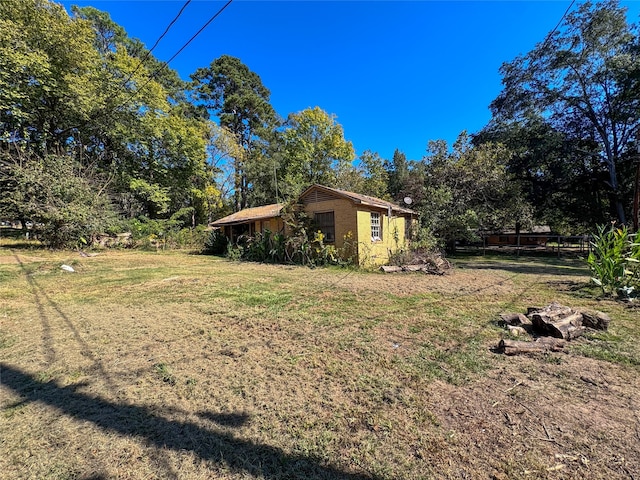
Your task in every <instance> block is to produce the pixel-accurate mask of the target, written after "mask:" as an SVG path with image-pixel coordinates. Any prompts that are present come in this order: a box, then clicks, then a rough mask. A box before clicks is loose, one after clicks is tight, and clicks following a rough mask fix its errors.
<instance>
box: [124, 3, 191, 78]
mask: <svg viewBox="0 0 640 480" xmlns="http://www.w3.org/2000/svg"><path fill="white" fill-rule="evenodd" d="M190 3H191V0H187V1H186V2H185V3H184V5H182V8H181V9H180V11H179V12H178V14H177V15H176V16H175V17H174V18H173V20H171V22H170V23H169V25H167V28H166V29H165V30H164V32H163V33H162V35H160V36H159V37H158V39H157V40H156V43H154V44H153V47H151V49H150V50H147V53H146V54H145V55H144V58H143V59H142V60H141V61H140V63H138V66H137V67H136V68H135V70H134V71H133V72H131V73H130V74H129V76H128V78H127V79H126V80H125V81H124V82H123V85H126V84H127V83H128V82H129V80H131V78H133V76H134V75H135V74H136V72H137V71H138V70H140V67H142V66H143V65H144V64H145V63H146V61H147V60H148V59H149V56H150V55H151V52H153V51H154V50H155V48H156V47H157V46H158V44H159V43H160V40H162V39H163V38H164V36H165V35H166V34H167V33H169V30H171V27H173V24H174V23H176V22H177V21H178V18H180V15H182V12H184V10H185V8H187V6H188V5H189V4H190Z"/></svg>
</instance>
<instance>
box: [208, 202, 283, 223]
mask: <svg viewBox="0 0 640 480" xmlns="http://www.w3.org/2000/svg"><path fill="white" fill-rule="evenodd" d="M283 206H284V204H283V203H274V204H271V205H264V206H262V207H253V208H245V209H244V210H240V211H239V212H236V213H232V214H231V215H227V216H226V217H223V218H220V219H219V220H216V221H215V222H211V226H213V227H223V226H225V225H235V224H239V223H246V222H252V221H254V220H262V219H264V218H273V217H277V216H278V215H280V210H282V207H283Z"/></svg>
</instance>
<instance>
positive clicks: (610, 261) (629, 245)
mask: <svg viewBox="0 0 640 480" xmlns="http://www.w3.org/2000/svg"><path fill="white" fill-rule="evenodd" d="M597 230H598V231H597V233H595V234H593V241H592V242H591V247H592V251H591V252H590V253H589V256H588V258H587V263H588V264H589V268H590V270H591V274H592V277H591V280H592V282H593V283H595V284H596V285H598V286H599V287H600V288H602V292H603V293H604V294H605V295H618V296H620V297H630V296H632V295H633V294H634V292H635V291H636V290H637V288H638V286H639V283H640V243H638V242H635V241H634V240H635V239H636V236H637V234H631V233H629V231H628V229H627V227H624V226H623V227H620V228H616V227H615V224H613V223H612V224H611V225H610V226H609V227H607V226H605V225H602V226H598V227H597Z"/></svg>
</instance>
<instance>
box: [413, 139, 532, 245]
mask: <svg viewBox="0 0 640 480" xmlns="http://www.w3.org/2000/svg"><path fill="white" fill-rule="evenodd" d="M429 153H430V155H429V156H428V157H426V158H425V160H424V165H423V167H422V168H423V171H422V173H423V178H424V180H423V181H424V184H423V189H422V198H419V199H418V201H417V202H416V206H415V207H414V208H416V209H417V210H419V212H420V213H421V223H422V225H421V226H422V228H424V229H426V230H428V231H429V232H430V235H431V236H433V237H435V238H437V239H439V240H440V241H442V242H444V243H445V244H446V245H447V246H448V247H452V246H453V245H454V242H455V241H456V240H462V239H468V240H474V239H475V236H476V235H477V232H478V231H479V230H499V229H502V228H504V227H506V226H514V225H515V224H516V223H520V224H521V225H526V224H529V223H531V209H530V207H529V205H528V204H527V202H526V201H525V200H524V199H523V196H522V194H521V192H520V189H519V185H518V183H517V182H515V181H514V179H513V178H512V177H511V175H510V174H509V172H508V170H507V167H506V163H507V160H508V158H509V156H510V152H509V151H508V150H507V149H506V148H505V147H504V146H503V145H500V144H489V143H486V144H483V145H481V146H479V147H473V146H471V145H470V144H469V138H468V137H467V135H466V133H464V132H463V133H462V134H461V135H460V137H459V138H458V140H457V141H456V143H455V145H454V146H453V150H452V151H450V150H449V148H448V146H447V144H446V143H445V142H443V141H439V142H430V144H429Z"/></svg>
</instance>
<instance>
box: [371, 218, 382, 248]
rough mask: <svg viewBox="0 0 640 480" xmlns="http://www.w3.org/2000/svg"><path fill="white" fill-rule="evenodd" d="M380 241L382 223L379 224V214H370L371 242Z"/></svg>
mask: <svg viewBox="0 0 640 480" xmlns="http://www.w3.org/2000/svg"><path fill="white" fill-rule="evenodd" d="M380 240H382V223H381V222H380V214H379V213H377V212H371V241H372V242H377V241H380Z"/></svg>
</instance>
